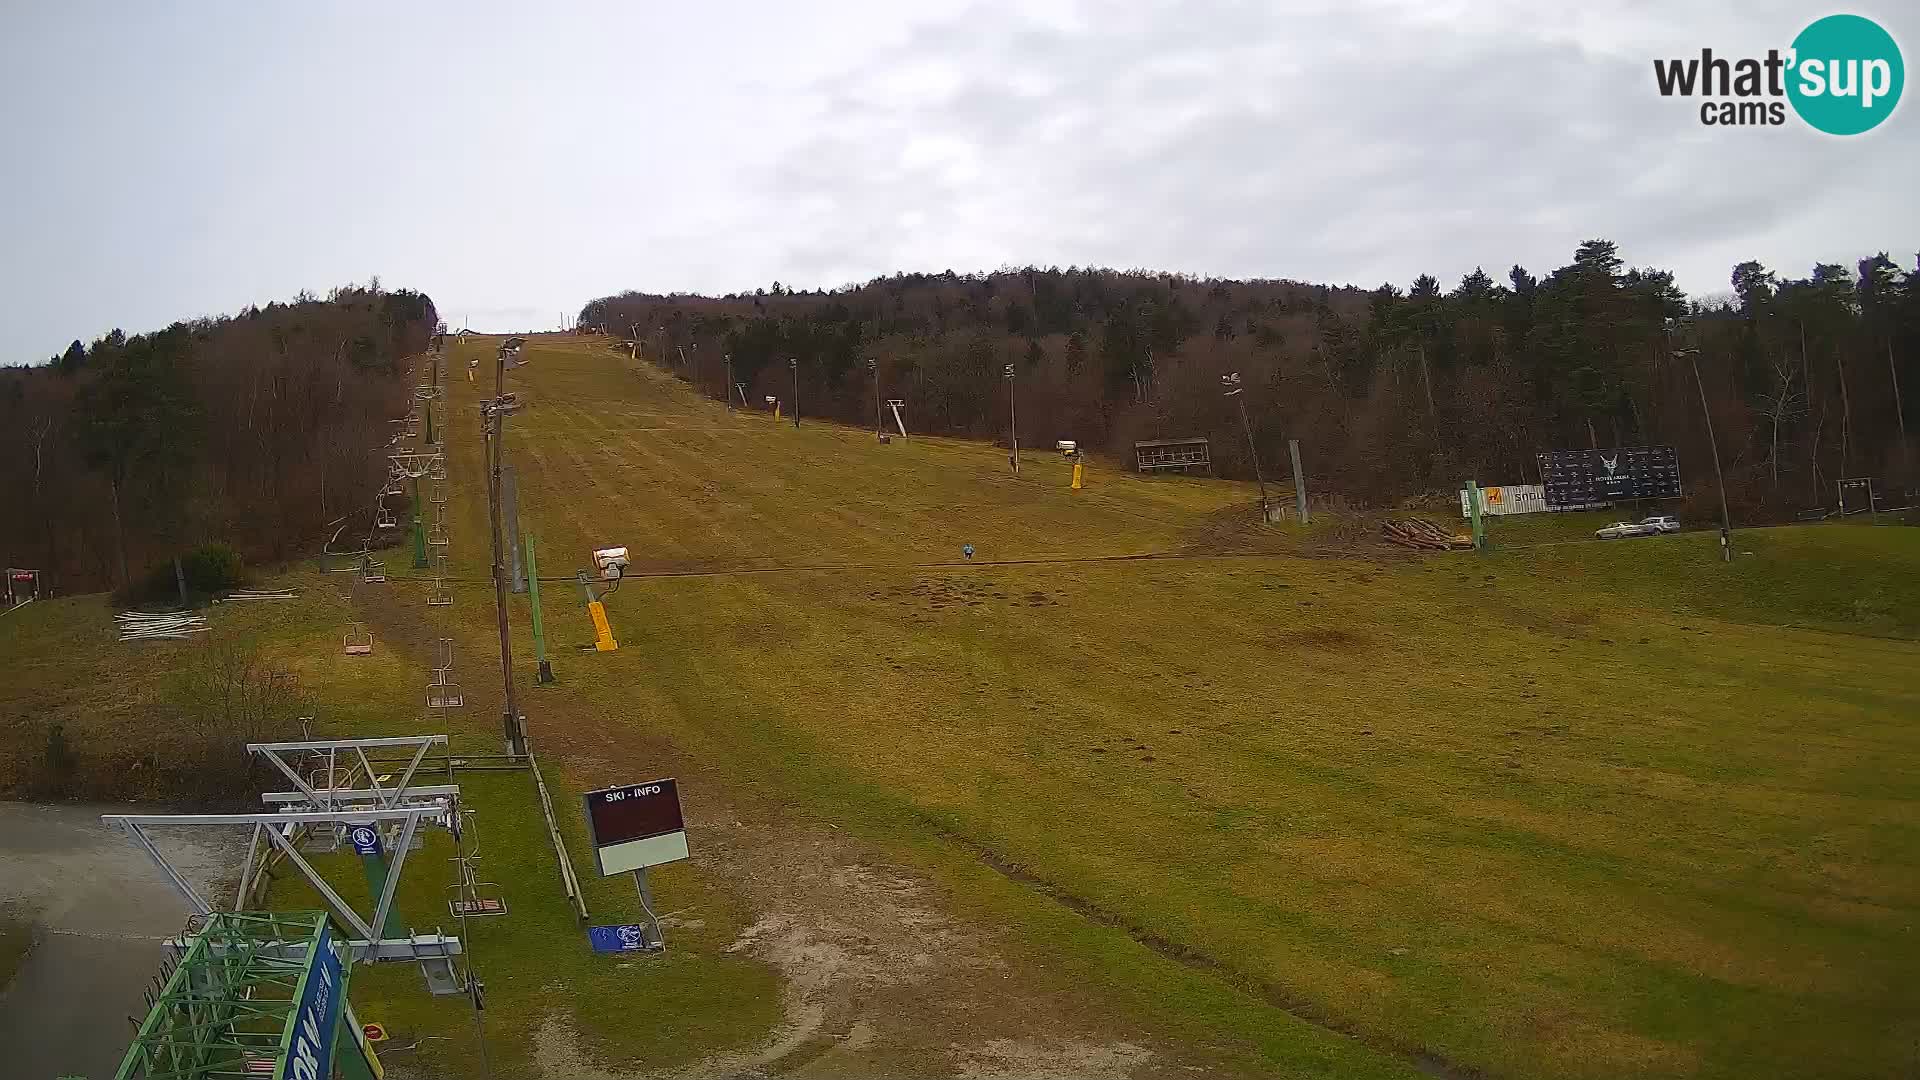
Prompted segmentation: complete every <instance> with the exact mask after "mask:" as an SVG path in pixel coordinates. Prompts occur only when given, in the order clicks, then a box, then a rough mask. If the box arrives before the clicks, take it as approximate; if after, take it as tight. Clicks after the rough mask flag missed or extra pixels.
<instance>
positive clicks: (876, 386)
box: [867, 357, 880, 442]
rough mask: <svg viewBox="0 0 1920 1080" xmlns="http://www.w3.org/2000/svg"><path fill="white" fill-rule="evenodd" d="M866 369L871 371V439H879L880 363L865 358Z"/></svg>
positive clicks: (876, 440) (877, 440)
mask: <svg viewBox="0 0 1920 1080" xmlns="http://www.w3.org/2000/svg"><path fill="white" fill-rule="evenodd" d="M867 370H868V371H871V372H873V441H874V442H879V441H880V363H879V361H877V360H875V359H873V358H872V357H868V358H867Z"/></svg>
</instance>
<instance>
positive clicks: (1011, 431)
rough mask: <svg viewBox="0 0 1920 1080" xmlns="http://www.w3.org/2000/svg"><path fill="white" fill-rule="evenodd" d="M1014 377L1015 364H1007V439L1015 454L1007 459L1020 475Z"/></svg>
mask: <svg viewBox="0 0 1920 1080" xmlns="http://www.w3.org/2000/svg"><path fill="white" fill-rule="evenodd" d="M1013 398H1014V378H1013V365H1012V364H1008V365H1007V441H1008V442H1009V443H1011V444H1012V446H1013V456H1012V457H1009V458H1008V459H1007V462H1008V464H1009V465H1011V466H1012V467H1013V475H1015V476H1019V475H1020V421H1019V419H1018V418H1017V417H1015V416H1014V412H1013Z"/></svg>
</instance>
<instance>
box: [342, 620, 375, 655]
mask: <svg viewBox="0 0 1920 1080" xmlns="http://www.w3.org/2000/svg"><path fill="white" fill-rule="evenodd" d="M341 651H343V652H345V653H346V654H347V655H348V656H371V655H373V631H371V630H368V629H367V628H366V627H364V626H362V625H361V624H359V623H354V624H353V628H352V629H350V630H348V631H347V635H346V637H345V638H344V639H343V640H342V643H341Z"/></svg>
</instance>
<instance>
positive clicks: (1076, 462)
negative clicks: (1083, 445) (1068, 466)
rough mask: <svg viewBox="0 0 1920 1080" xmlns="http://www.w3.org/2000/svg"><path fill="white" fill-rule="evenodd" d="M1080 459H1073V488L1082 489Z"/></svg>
mask: <svg viewBox="0 0 1920 1080" xmlns="http://www.w3.org/2000/svg"><path fill="white" fill-rule="evenodd" d="M1080 467H1081V466H1080V459H1079V458H1077V457H1076V458H1074V459H1073V490H1075V491H1079V490H1080Z"/></svg>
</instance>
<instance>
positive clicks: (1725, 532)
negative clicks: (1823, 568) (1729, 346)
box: [1667, 321, 1733, 562]
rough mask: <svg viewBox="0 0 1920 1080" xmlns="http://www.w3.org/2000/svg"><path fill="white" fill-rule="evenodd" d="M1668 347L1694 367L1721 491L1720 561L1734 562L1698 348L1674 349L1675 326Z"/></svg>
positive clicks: (1729, 519)
mask: <svg viewBox="0 0 1920 1080" xmlns="http://www.w3.org/2000/svg"><path fill="white" fill-rule="evenodd" d="M1667 347H1668V348H1669V349H1671V350H1672V351H1673V354H1674V355H1675V356H1685V357H1686V358H1687V361H1688V363H1689V364H1691V365H1692V367H1693V385H1694V387H1695V388H1696V389H1697V390H1699V391H1700V415H1701V416H1702V417H1704V418H1706V421H1707V449H1708V450H1710V451H1711V452H1712V453H1713V481H1714V484H1715V485H1716V486H1718V487H1719V489H1720V561H1721V562H1732V561H1733V516H1732V515H1731V514H1729V513H1727V478H1726V476H1725V475H1724V474H1723V473H1722V472H1721V471H1720V441H1719V440H1718V439H1716V438H1715V437H1714V434H1713V412H1712V410H1710V409H1708V408H1707V384H1706V381H1705V380H1703V379H1701V378H1700V349H1699V347H1698V346H1691V345H1690V346H1687V347H1685V348H1680V349H1673V324H1672V322H1671V321H1669V323H1668V325H1667Z"/></svg>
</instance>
